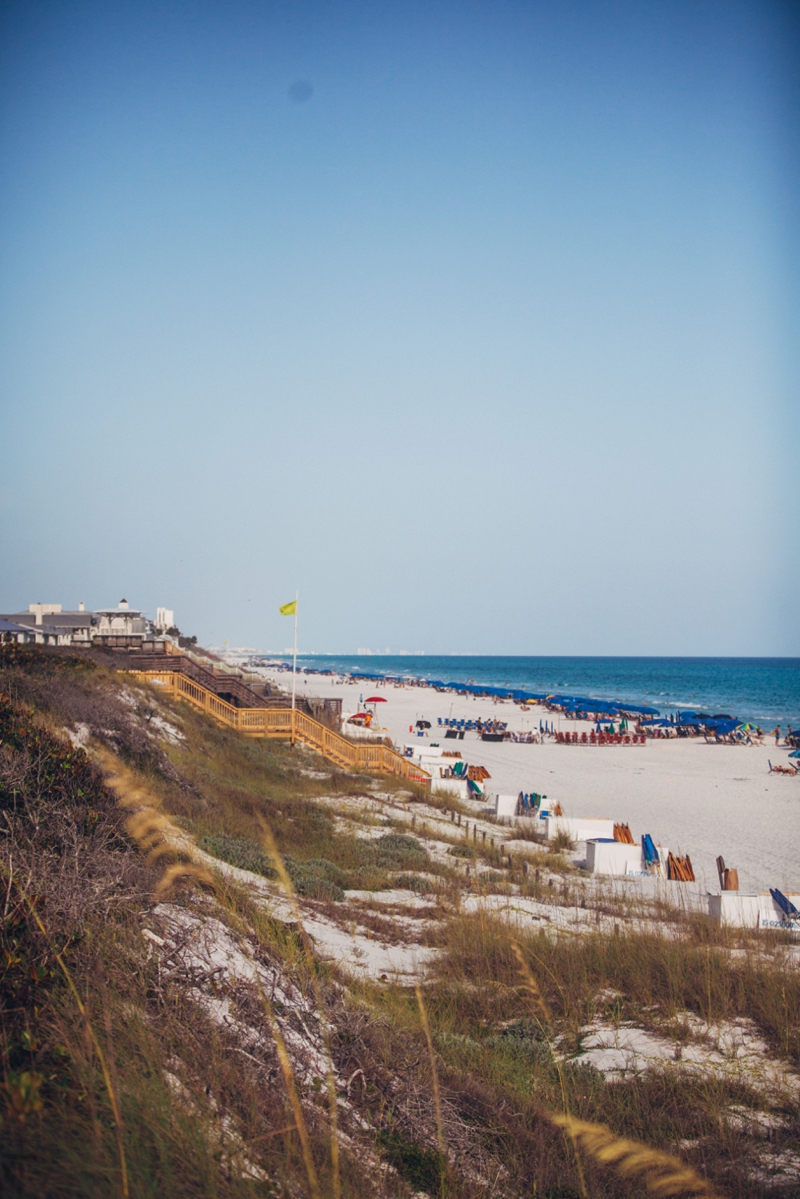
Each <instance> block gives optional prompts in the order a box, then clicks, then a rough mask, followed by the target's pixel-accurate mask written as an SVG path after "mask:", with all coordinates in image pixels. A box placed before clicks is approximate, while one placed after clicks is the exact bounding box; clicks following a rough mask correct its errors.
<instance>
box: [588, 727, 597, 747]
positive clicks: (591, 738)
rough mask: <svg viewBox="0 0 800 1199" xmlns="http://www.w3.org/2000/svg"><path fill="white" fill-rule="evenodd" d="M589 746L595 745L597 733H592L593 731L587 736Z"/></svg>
mask: <svg viewBox="0 0 800 1199" xmlns="http://www.w3.org/2000/svg"><path fill="white" fill-rule="evenodd" d="M589 744H590V745H597V733H596V732H595V731H594V729H592V731H591V733H590V734H589Z"/></svg>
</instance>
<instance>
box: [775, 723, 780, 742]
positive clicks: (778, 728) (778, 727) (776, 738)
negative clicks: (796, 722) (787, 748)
mask: <svg viewBox="0 0 800 1199" xmlns="http://www.w3.org/2000/svg"><path fill="white" fill-rule="evenodd" d="M780 739H781V726H780V725H779V724H776V725H775V744H776V745H777V744H778V742H779V741H780Z"/></svg>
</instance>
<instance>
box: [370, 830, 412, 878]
mask: <svg viewBox="0 0 800 1199" xmlns="http://www.w3.org/2000/svg"><path fill="white" fill-rule="evenodd" d="M361 854H362V857H363V858H364V863H365V865H369V866H380V867H383V869H385V870H409V869H410V870H413V869H414V868H415V867H417V868H419V867H420V866H425V865H427V862H428V854H427V851H426V849H425V847H424V846H423V845H422V844H421V842H419V841H418V840H417V838H416V837H410V836H408V834H407V833H385V834H384V836H382V837H378V838H377V840H375V841H362V842H361Z"/></svg>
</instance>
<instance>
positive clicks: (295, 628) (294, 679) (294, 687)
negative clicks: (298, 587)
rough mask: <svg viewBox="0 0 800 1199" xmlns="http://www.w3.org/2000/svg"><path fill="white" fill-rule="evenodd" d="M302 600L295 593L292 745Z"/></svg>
mask: <svg viewBox="0 0 800 1199" xmlns="http://www.w3.org/2000/svg"><path fill="white" fill-rule="evenodd" d="M299 600H300V592H299V591H296V592H295V593H294V653H293V655H292V745H294V728H295V692H296V686H297V608H298V604H299Z"/></svg>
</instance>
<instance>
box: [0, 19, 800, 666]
mask: <svg viewBox="0 0 800 1199" xmlns="http://www.w3.org/2000/svg"><path fill="white" fill-rule="evenodd" d="M2 22H3V28H2V30H0V34H2V36H1V37H0V42H2V46H3V49H2V72H1V74H2V79H3V83H2V91H0V103H1V106H2V132H1V133H0V172H2V179H1V181H2V188H1V189H0V190H1V191H2V201H1V203H2V208H0V280H1V281H0V355H1V356H2V363H3V367H2V378H1V379H0V386H1V387H2V391H0V397H1V398H0V405H1V411H0V419H1V423H0V428H1V429H2V437H1V438H0V561H2V564H3V569H2V571H0V610H3V611H13V610H17V609H18V608H20V607H21V606H27V604H28V603H29V602H31V601H34V600H45V601H47V600H54V601H57V602H61V603H63V604H64V605H69V606H73V605H75V604H76V603H77V601H78V600H79V599H84V600H85V601H86V602H87V604H88V605H98V606H101V605H107V604H109V603H114V602H116V601H117V600H118V599H119V598H120V597H121V596H123V595H124V596H126V598H127V599H128V600H129V601H130V602H131V603H132V604H135V605H137V606H142V607H144V608H146V609H148V610H150V611H151V612H154V610H155V607H156V605H158V604H162V605H166V606H168V607H172V608H174V609H175V611H176V616H177V619H178V621H179V623H180V625H181V627H182V628H183V629H184V630H185V631H187V632H195V633H197V634H198V636H199V637H200V639H201V640H203V641H206V642H210V643H216V644H219V643H220V642H221V641H222V640H223V639H226V638H227V639H228V640H229V641H231V642H232V643H235V644H242V643H245V644H250V645H258V646H261V647H263V648H278V647H281V646H283V645H284V644H286V643H287V638H288V632H287V625H288V622H287V621H285V620H281V618H280V617H279V616H278V614H277V606H278V604H279V603H282V602H285V601H286V600H287V599H289V598H290V597H291V596H292V595H293V594H294V592H295V589H296V588H299V589H300V593H301V606H302V636H301V645H303V646H304V647H305V648H307V649H309V650H317V651H340V652H344V651H348V650H352V649H355V648H356V647H357V646H371V647H373V648H378V647H380V648H385V647H391V648H392V649H393V650H401V649H418V648H423V649H425V650H427V651H428V652H432V653H433V652H465V653H520V654H525V653H532V654H536V653H576V654H582V653H598V654H603V653H632V654H637V653H641V654H646V653H677V654H692V653H696V654H776V655H781V654H799V653H800V621H798V609H797V595H798V589H799V585H800V555H799V554H798V550H799V549H800V544H799V539H798V535H797V530H798V528H799V527H800V488H798V485H797V474H798V465H797V464H798V460H799V459H798V452H799V451H800V439H799V438H798V434H797V425H798V422H797V415H798V403H797V382H796V380H797V376H798V366H800V363H799V362H798V354H797V332H798V322H797V316H798V303H797V300H798V288H797V235H798V219H797V218H798V212H797V183H798V172H797V160H796V154H797V133H798V121H797V111H798V109H797V99H798V84H797V76H796V70H797V54H796V51H797V45H798V42H797V36H796V35H797V28H796V22H795V21H794V17H793V9H792V7H791V6H782V5H779V4H772V5H770V4H763V3H762V4H757V3H741V4H737V3H735V2H730V0H726V2H725V3H704V2H702V0H700V2H697V0H693V2H691V3H668V2H665V3H660V4H657V5H654V4H652V3H650V2H646V3H605V2H604V0H591V2H590V3H580V2H571V3H569V4H565V3H561V2H557V3H531V2H529V3H525V4H522V3H492V4H489V3H403V2H402V0H400V2H392V3H386V4H381V3H367V4H347V3H341V2H337V3H331V4H323V3H308V4H304V3H302V2H300V3H292V4H291V5H290V4H285V5H279V4H269V3H251V2H239V3H237V2H235V0H234V2H232V3H230V2H229V3H224V4H214V3H203V2H198V3H194V4H189V3H172V4H166V3H158V2H151V3H136V4H132V3H97V4H92V3H83V2H81V0H70V2H69V3H29V2H26V3H19V4H14V3H11V4H7V5H6V6H5V7H4V8H3V11H2ZM297 84H306V85H308V86H306V87H305V88H303V87H300V88H297V87H295V86H294V85H297ZM309 90H310V94H309ZM304 97H305V98H304Z"/></svg>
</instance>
